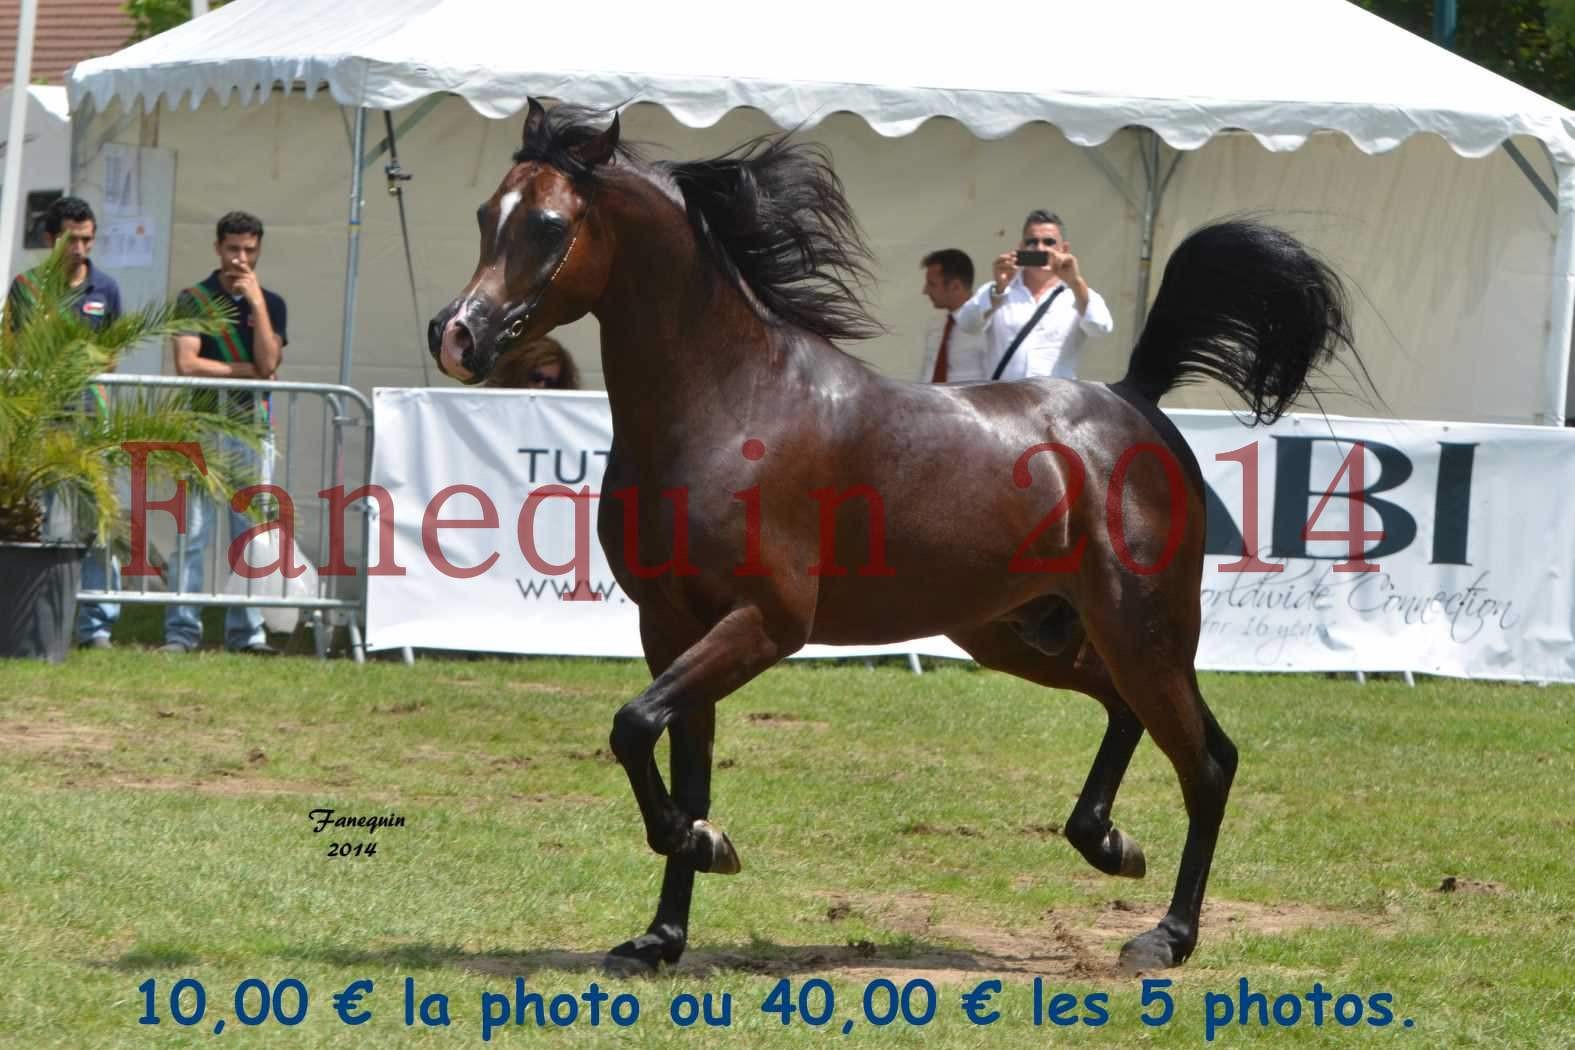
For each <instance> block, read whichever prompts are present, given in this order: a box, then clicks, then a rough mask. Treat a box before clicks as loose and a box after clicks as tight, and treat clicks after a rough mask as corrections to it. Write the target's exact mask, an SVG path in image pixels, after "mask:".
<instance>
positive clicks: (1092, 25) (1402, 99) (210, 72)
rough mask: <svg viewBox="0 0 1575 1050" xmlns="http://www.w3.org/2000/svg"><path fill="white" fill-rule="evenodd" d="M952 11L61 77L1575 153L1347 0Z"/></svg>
mask: <svg viewBox="0 0 1575 1050" xmlns="http://www.w3.org/2000/svg"><path fill="white" fill-rule="evenodd" d="M954 15H955V9H947V10H942V8H941V5H939V4H921V5H919V6H918V7H908V8H904V9H903V11H902V13H901V15H900V16H899V17H893V16H892V13H891V12H890V11H889V10H888V9H886V8H883V7H882V6H881V5H878V4H850V3H847V2H846V0H804V2H800V3H796V4H794V5H792V6H791V7H789V8H782V9H779V10H778V11H776V12H775V13H773V14H772V15H771V16H769V17H745V16H744V15H743V13H742V12H741V11H740V9H739V8H738V6H737V5H736V4H734V3H730V2H726V0H685V2H682V3H666V4H653V3H648V2H645V0H611V2H606V3H602V4H598V5H597V6H596V7H595V9H594V10H592V9H588V8H586V7H585V6H583V5H579V4H522V3H514V2H508V0H288V2H281V0H239V2H237V3H233V4H230V5H228V6H226V7H224V8H222V9H220V10H218V11H216V12H214V13H213V14H211V15H209V16H206V17H204V18H202V19H199V20H197V21H195V22H192V23H188V24H187V25H184V26H182V27H180V28H178V29H176V30H173V31H172V32H169V33H165V34H163V35H162V36H159V37H157V38H155V39H153V40H149V41H146V42H144V43H141V44H138V45H136V46H134V47H131V48H128V49H126V50H124V51H121V52H119V53H117V54H115V55H112V56H109V57H107V58H101V59H95V60H93V61H89V62H85V63H83V64H82V65H80V66H78V67H77V69H76V71H75V73H74V74H73V76H72V80H71V84H72V89H73V91H74V93H75V95H76V97H77V98H84V97H87V96H92V97H94V98H95V99H96V101H97V103H98V105H99V106H100V107H101V108H102V107H103V106H105V105H107V104H108V103H109V101H110V100H111V99H113V98H119V99H120V100H121V101H122V102H126V103H129V102H131V101H132V100H133V99H135V98H138V97H142V98H149V99H153V98H161V97H162V98H164V99H166V100H168V101H170V102H172V103H177V102H179V101H180V100H181V99H182V97H183V96H184V97H189V98H190V100H191V103H192V105H194V106H195V105H196V104H197V103H198V102H199V101H200V100H201V98H202V97H203V95H205V94H206V93H208V92H213V93H214V94H216V95H218V96H219V98H220V99H228V98H229V96H230V95H231V94H232V93H235V92H239V93H240V94H241V95H242V96H243V97H245V98H248V99H254V98H256V97H257V95H258V93H259V91H261V90H264V89H266V88H267V87H269V86H270V85H273V84H283V85H286V86H288V85H291V84H294V83H297V82H299V83H302V84H304V85H305V86H306V89H307V91H308V92H310V91H312V90H314V89H316V87H317V86H318V84H319V83H326V84H327V85H328V89H329V91H330V92H332V94H333V97H334V98H335V99H336V100H337V101H339V102H340V103H341V104H343V105H347V106H366V107H370V108H375V109H391V108H396V107H399V106H403V105H406V104H407V103H410V102H413V101H415V100H417V99H419V98H421V97H423V96H425V95H428V94H432V93H434V92H451V93H454V94H457V95H460V96H462V97H464V98H465V99H466V100H467V101H469V102H470V104H471V105H472V106H474V107H475V108H476V109H477V110H478V111H479V112H481V113H483V114H485V115H486V116H490V117H501V116H507V115H508V114H511V113H514V112H516V111H517V110H519V109H521V108H522V107H523V106H524V105H525V100H526V97H527V96H528V95H532V94H534V95H544V96H548V97H553V98H571V99H573V100H574V101H576V102H580V103H584V104H588V105H596V106H614V105H619V104H622V103H625V102H629V101H654V102H659V103H660V104H661V105H662V106H664V107H665V108H666V109H667V110H668V111H669V112H671V113H672V114H673V115H674V116H675V117H676V118H677V119H678V120H679V121H680V122H682V123H684V124H687V125H688V126H690V127H704V126H709V125H711V124H714V123H715V122H716V121H717V120H719V119H720V118H721V117H722V115H723V114H724V113H726V112H727V111H728V110H730V109H733V108H736V107H739V106H749V107H752V108H755V109H759V110H761V111H762V112H764V113H765V114H766V115H767V116H769V117H770V118H771V119H772V120H774V121H775V122H777V123H778V124H780V125H783V126H791V125H794V124H798V123H800V122H808V123H811V124H812V123H814V122H815V121H817V120H819V119H820V118H822V117H824V116H826V115H827V114H829V113H833V112H837V111H847V112H852V113H856V114H858V115H859V116H861V117H863V118H864V119H865V120H866V121H868V122H869V124H870V125H871V126H872V127H873V128H875V129H876V130H877V131H879V132H880V133H881V134H883V135H903V134H907V133H908V132H911V131H913V130H914V128H916V127H918V126H919V125H920V124H921V123H923V122H924V121H925V120H927V119H929V118H930V117H935V116H949V117H953V118H955V119H956V120H959V121H961V122H962V123H963V124H964V125H965V126H966V127H967V128H968V129H969V130H970V131H972V132H973V133H974V134H975V135H977V136H979V137H980V138H985V139H992V138H997V137H1000V136H1002V135H1005V134H1007V133H1008V132H1011V131H1013V130H1015V129H1016V128H1018V127H1021V126H1022V125H1023V124H1025V123H1028V122H1030V121H1047V122H1049V123H1052V124H1054V125H1055V126H1056V127H1058V128H1060V129H1061V131H1062V132H1063V133H1064V134H1065V135H1066V137H1067V138H1068V139H1070V140H1071V141H1073V142H1075V143H1077V144H1078V145H1083V146H1091V145H1097V144H1099V143H1101V142H1104V141H1105V140H1106V139H1108V138H1110V136H1111V135H1113V134H1114V133H1115V132H1116V131H1118V130H1120V129H1121V128H1123V127H1126V126H1129V125H1141V126H1143V127H1146V128H1150V129H1152V130H1154V131H1156V132H1158V134H1159V135H1160V137H1161V138H1163V139H1164V140H1165V142H1166V143H1168V144H1169V145H1171V146H1173V147H1176V148H1178V149H1195V148H1197V147H1198V146H1201V145H1203V143H1205V142H1207V141H1208V140H1209V138H1210V137H1211V136H1213V135H1214V134H1215V133H1217V132H1219V131H1221V130H1224V129H1226V128H1241V129H1245V130H1247V131H1250V132H1251V133H1253V134H1254V135H1255V136H1257V137H1258V139H1259V141H1260V142H1262V143H1263V145H1265V146H1266V147H1268V148H1270V149H1295V148H1296V147H1298V146H1300V145H1301V144H1302V143H1303V141H1305V139H1306V138H1307V136H1308V135H1309V134H1311V133H1313V132H1315V131H1320V130H1325V129H1328V130H1335V131H1341V132H1344V133H1345V134H1347V135H1349V136H1350V137H1351V139H1352V141H1354V142H1355V143H1356V144H1357V145H1358V146H1359V147H1360V148H1361V149H1362V150H1363V151H1364V152H1367V153H1376V152H1382V151H1384V150H1388V149H1392V148H1394V147H1395V146H1397V145H1399V144H1400V143H1401V142H1402V141H1404V140H1405V139H1406V138H1408V137H1410V136H1411V135H1415V134H1417V133H1419V132H1433V133H1435V134H1438V135H1441V136H1443V138H1444V139H1445V140H1446V141H1448V143H1449V144H1450V146H1452V147H1453V148H1454V149H1455V150H1456V151H1457V152H1459V153H1460V154H1462V155H1464V156H1470V157H1476V156H1481V155H1483V154H1485V153H1489V152H1491V151H1492V150H1494V149H1496V148H1497V147H1498V146H1499V144H1500V143H1501V142H1503V141H1504V140H1505V139H1507V138H1509V137H1511V136H1513V135H1530V136H1532V137H1534V138H1537V139H1540V140H1541V141H1542V142H1544V143H1545V144H1546V145H1547V146H1548V148H1549V150H1550V151H1552V153H1553V155H1554V156H1555V157H1556V158H1557V159H1558V160H1560V161H1561V162H1575V127H1572V125H1571V122H1570V113H1569V112H1568V111H1567V110H1565V109H1564V108H1563V107H1561V106H1558V105H1556V104H1554V103H1552V102H1549V101H1548V100H1546V99H1543V98H1541V97H1539V96H1537V95H1535V94H1533V93H1532V92H1530V91H1527V90H1526V89H1524V88H1522V87H1519V86H1517V85H1515V84H1513V83H1511V82H1510V81H1507V80H1505V79H1503V78H1501V77H1498V76H1496V75H1494V74H1492V73H1489V72H1488V71H1486V70H1484V69H1482V68H1480V67H1479V66H1475V65H1473V64H1471V63H1469V62H1466V61H1464V60H1462V59H1459V58H1457V57H1455V56H1453V55H1451V54H1449V53H1448V52H1446V51H1443V50H1441V49H1439V48H1436V47H1434V46H1432V45H1431V44H1429V43H1427V42H1426V41H1424V40H1421V39H1419V38H1418V37H1416V36H1414V35H1413V34H1411V33H1408V32H1406V31H1405V30H1403V29H1400V28H1398V27H1396V26H1393V25H1391V24H1389V23H1388V22H1385V21H1383V20H1382V19H1380V18H1378V17H1376V16H1374V15H1371V14H1368V13H1367V12H1365V11H1363V10H1362V9H1360V8H1358V7H1356V6H1354V5H1352V4H1349V3H1346V2H1345V0H1298V2H1295V3H1285V2H1277V3H1265V2H1263V0H1191V2H1188V3H1184V4H1178V3H1169V2H1164V0H1104V2H1101V3H1098V4H1079V5H1077V7H1076V9H1075V10H1068V11H1066V12H1065V13H1064V14H1059V15H1058V14H1055V13H1053V6H1052V8H1051V9H1047V10H1046V11H1045V17H1043V18H1036V19H1034V20H1032V21H1031V22H1029V21H1027V20H1025V19H1022V18H1020V17H1019V16H1018V15H1017V14H1015V13H1012V14H1005V15H1004V17H1003V18H1002V19H1001V21H1000V24H999V25H998V26H992V25H991V24H990V20H989V16H987V15H985V14H984V13H982V12H981V13H978V14H976V15H974V16H973V17H972V18H970V19H969V24H970V26H971V27H973V28H977V29H979V30H980V31H981V37H980V39H978V40H977V41H975V42H974V46H967V47H959V46H957V37H956V34H955V33H954V32H949V31H947V29H946V28H945V26H946V25H947V24H948V23H949V22H951V21H952V20H953V16H954Z"/></svg>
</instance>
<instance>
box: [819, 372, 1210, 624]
mask: <svg viewBox="0 0 1575 1050" xmlns="http://www.w3.org/2000/svg"><path fill="white" fill-rule="evenodd" d="M872 393H875V394H876V395H877V396H878V405H877V406H876V408H875V410H874V411H869V412H868V413H867V414H865V415H863V416H861V417H860V418H859V419H858V420H857V421H856V422H855V423H854V424H853V425H852V427H851V428H850V431H851V432H848V433H844V434H842V435H840V436H841V437H842V441H841V444H842V445H843V447H844V448H845V449H848V450H856V454H854V455H853V456H852V458H854V459H856V460H857V462H858V464H859V468H858V469H857V470H849V469H847V468H846V467H844V469H843V470H842V471H841V472H840V473H841V478H842V480H841V481H840V483H833V482H828V483H829V484H839V487H842V488H846V486H848V485H849V484H857V483H859V482H860V481H861V479H863V478H867V479H868V480H867V482H866V483H867V484H868V485H869V487H870V488H871V489H873V490H874V491H876V492H878V493H879V495H880V511H881V514H882V517H881V518H880V519H875V518H873V517H872V516H870V515H866V514H862V513H849V512H848V511H849V510H852V509H854V505H855V504H856V503H861V502H862V501H861V500H857V499H849V500H848V501H847V502H846V503H845V504H843V508H844V509H842V510H840V511H839V517H838V521H837V528H836V540H837V550H838V555H839V557H838V561H839V562H840V564H841V565H842V566H844V567H846V568H847V569H848V572H847V574H846V575H839V576H825V577H822V578H821V580H820V591H819V601H818V603H817V607H816V615H815V623H814V631H813V635H812V640H813V641H817V642H832V643H851V642H878V641H896V640H901V639H905V638H911V637H920V636H925V635H930V634H943V633H949V632H952V631H955V630H958V629H960V628H966V627H972V626H975V625H977V624H980V623H984V622H988V621H990V620H994V619H998V618H1000V617H1002V616H1003V615H1004V614H1006V613H1008V612H1010V611H1011V610H1013V609H1016V608H1018V607H1020V606H1021V605H1023V604H1024V603H1025V602H1028V601H1030V600H1032V599H1034V598H1036V597H1038V596H1040V595H1045V594H1056V595H1061V596H1063V597H1066V598H1069V599H1072V600H1073V602H1074V604H1076V603H1077V601H1078V598H1079V596H1080V593H1081V589H1082V588H1084V587H1085V586H1089V585H1090V583H1089V580H1090V579H1095V580H1096V581H1097V576H1096V577H1089V576H1085V574H1084V573H1083V572H1082V571H1081V570H1082V569H1084V567H1085V566H1097V565H1108V564H1109V563H1110V562H1111V561H1112V557H1111V556H1112V549H1111V544H1110V539H1109V535H1110V531H1109V521H1108V517H1109V515H1108V514H1107V498H1106V497H1107V491H1108V483H1109V479H1110V477H1111V475H1112V472H1113V471H1114V469H1115V468H1116V465H1117V463H1118V462H1119V461H1120V459H1121V457H1122V455H1123V453H1125V452H1126V450H1127V449H1130V448H1133V447H1136V446H1138V445H1143V444H1158V445H1161V446H1163V445H1164V444H1165V443H1164V439H1163V438H1162V437H1161V436H1160V435H1159V434H1158V433H1157V432H1156V431H1155V429H1154V428H1153V426H1152V425H1151V424H1150V423H1149V422H1148V421H1147V420H1145V419H1144V418H1143V417H1142V416H1141V415H1140V414H1139V413H1138V412H1137V411H1136V410H1134V409H1133V408H1132V407H1131V406H1129V405H1128V404H1126V403H1125V402H1123V401H1122V400H1121V399H1120V398H1119V397H1117V396H1115V395H1113V394H1112V393H1111V392H1110V390H1109V389H1108V388H1106V387H1104V386H1102V385H1097V384H1091V383H1077V382H1067V381H1058V380H1041V381H1032V382H1021V383H991V384H977V385H973V386H966V387H964V386H957V387H933V386H923V385H910V384H900V383H892V382H890V381H884V382H882V383H880V384H879V386H878V388H877V389H876V390H875V391H872ZM1126 473H1127V475H1128V477H1127V480H1126V482H1125V484H1124V493H1123V495H1124V498H1123V500H1122V501H1121V505H1122V506H1123V508H1129V509H1130V513H1129V514H1127V515H1126V520H1124V521H1123V530H1122V531H1123V532H1124V533H1127V534H1128V535H1126V536H1124V537H1123V542H1124V544H1125V550H1126V553H1127V555H1128V557H1129V558H1130V559H1131V560H1133V561H1134V562H1137V563H1139V564H1149V563H1151V562H1154V561H1157V560H1158V559H1159V558H1160V557H1162V556H1163V547H1164V542H1165V537H1166V535H1167V533H1168V528H1169V522H1168V520H1161V519H1168V512H1169V511H1170V509H1171V504H1170V502H1169V495H1168V492H1167V491H1166V490H1165V485H1166V484H1167V482H1166V478H1165V473H1164V470H1163V467H1162V464H1161V463H1159V462H1158V461H1157V460H1156V459H1155V458H1154V457H1147V456H1137V457H1134V458H1132V459H1131V461H1130V462H1129V464H1128V466H1127V469H1126ZM1187 488H1188V490H1189V491H1188V494H1187V498H1186V500H1185V501H1184V503H1185V506H1186V507H1187V508H1188V511H1187V513H1188V515H1189V517H1191V518H1192V519H1194V520H1193V521H1192V525H1191V527H1188V526H1187V523H1186V522H1183V529H1182V531H1183V533H1184V536H1183V539H1182V548H1183V549H1195V550H1196V551H1201V548H1202V516H1201V507H1202V503H1201V500H1200V499H1198V498H1196V494H1195V493H1192V492H1190V488H1191V487H1190V486H1187ZM1069 495H1070V496H1071V497H1072V498H1071V500H1070V502H1069V503H1068V502H1067V498H1068V496H1069ZM1194 506H1195V508H1196V511H1195V512H1194V511H1193V508H1194ZM1156 507H1160V508H1163V511H1162V512H1161V513H1159V514H1155V513H1154V512H1153V509H1154V508H1156ZM875 520H882V521H883V523H884V534H883V537H882V536H880V534H879V532H878V530H875V529H873V528H872V525H873V522H874V521H875ZM877 538H883V539H884V551H883V552H882V551H880V550H878V549H875V548H876V544H875V542H874V540H875V539H877ZM844 552H846V553H844ZM881 553H883V554H884V558H882V559H877V558H876V557H875V556H876V555H878V554H881ZM1092 585H1093V586H1103V585H1104V584H1103V583H1101V582H1094V583H1093V584H1092Z"/></svg>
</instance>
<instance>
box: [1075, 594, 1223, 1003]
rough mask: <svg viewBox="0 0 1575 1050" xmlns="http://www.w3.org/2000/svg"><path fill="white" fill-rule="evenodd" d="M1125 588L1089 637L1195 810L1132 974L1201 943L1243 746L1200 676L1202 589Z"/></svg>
mask: <svg viewBox="0 0 1575 1050" xmlns="http://www.w3.org/2000/svg"><path fill="white" fill-rule="evenodd" d="M1118 586H1121V587H1123V588H1125V590H1126V593H1125V594H1124V595H1123V597H1122V599H1121V600H1119V601H1115V602H1110V603H1106V604H1103V605H1102V606H1101V610H1100V612H1099V613H1097V614H1095V615H1093V616H1090V617H1088V618H1087V627H1088V631H1089V637H1090V639H1091V641H1092V642H1093V644H1094V645H1095V647H1097V648H1098V649H1099V651H1100V653H1101V654H1102V655H1103V656H1104V657H1105V663H1106V666H1108V667H1109V668H1110V669H1111V673H1112V675H1113V677H1114V678H1115V681H1116V687H1117V688H1118V689H1119V690H1120V691H1121V696H1122V698H1123V699H1125V700H1126V701H1127V706H1128V707H1129V708H1130V709H1131V710H1132V713H1133V714H1134V715H1136V716H1137V718H1138V719H1139V720H1140V721H1141V722H1142V724H1143V727H1144V728H1145V729H1146V730H1148V733H1149V735H1150V736H1152V737H1153V738H1154V743H1155V744H1156V745H1157V746H1158V747H1159V749H1160V750H1161V751H1163V752H1164V753H1165V756H1166V757H1167V758H1169V759H1170V762H1171V765H1172V766H1174V767H1175V770H1176V776H1177V779H1178V780H1179V781H1180V783H1181V795H1182V799H1183V800H1184V801H1185V803H1186V807H1187V842H1186V845H1185V846H1184V847H1183V849H1182V853H1181V868H1180V871H1179V872H1178V873H1177V876H1176V888H1175V892H1174V894H1173V895H1172V897H1171V901H1170V910H1169V911H1168V912H1166V914H1165V917H1164V918H1163V919H1161V920H1160V923H1159V925H1158V926H1156V927H1155V928H1154V929H1152V930H1149V931H1148V932H1147V933H1144V934H1142V935H1140V936H1138V937H1136V938H1134V939H1133V940H1131V941H1128V942H1127V943H1126V944H1125V945H1124V946H1123V947H1122V949H1121V965H1122V968H1123V969H1124V970H1126V971H1127V972H1128V973H1133V972H1137V971H1140V970H1145V971H1146V970H1157V969H1163V968H1164V967H1167V966H1175V965H1177V964H1178V963H1181V962H1183V961H1184V960H1185V959H1186V958H1187V957H1188V956H1189V955H1191V954H1192V950H1193V949H1194V948H1195V947H1196V946H1197V943H1198V917H1199V915H1200V913H1201V912H1202V910H1203V892H1204V889H1205V887H1206V885H1207V883H1208V878H1209V867H1210V865H1211V864H1212V863H1213V860H1214V846H1215V843H1216V841H1217V840H1218V837H1219V829H1220V822H1221V821H1222V819H1223V818H1224V815H1225V801H1226V799H1227V797H1228V796H1229V795H1230V786H1231V781H1232V780H1233V779H1234V778H1235V775H1236V747H1235V745H1234V744H1232V743H1231V742H1230V739H1229V738H1228V737H1227V736H1226V735H1225V732H1224V730H1222V729H1221V728H1220V727H1219V723H1218V722H1216V721H1215V720H1214V716H1213V714H1212V713H1210V711H1209V709H1208V707H1207V706H1206V705H1205V704H1204V702H1203V696H1202V694H1201V693H1200V692H1199V691H1198V683H1197V677H1196V675H1195V674H1194V672H1193V667H1192V659H1193V656H1194V654H1195V653H1196V650H1197V634H1198V622H1197V621H1198V618H1199V614H1198V611H1197V598H1196V588H1195V587H1194V588H1193V590H1192V592H1191V594H1190V595H1188V594H1186V593H1184V589H1182V588H1174V589H1175V590H1176V593H1175V594H1171V595H1167V594H1165V593H1163V592H1160V591H1157V590H1156V591H1147V592H1145V589H1144V588H1143V586H1142V585H1141V584H1139V583H1137V582H1136V581H1134V580H1133V579H1132V578H1131V577H1127V578H1125V579H1124V580H1122V581H1121V583H1120V584H1119V585H1118ZM1189 599H1190V600H1189ZM1135 608H1141V610H1142V613H1141V617H1142V619H1143V620H1144V621H1145V622H1144V623H1142V624H1141V625H1140V626H1135V625H1134V623H1132V622H1128V621H1130V620H1131V615H1130V614H1131V611H1132V610H1133V609H1135ZM1118 610H1123V611H1124V612H1123V613H1118Z"/></svg>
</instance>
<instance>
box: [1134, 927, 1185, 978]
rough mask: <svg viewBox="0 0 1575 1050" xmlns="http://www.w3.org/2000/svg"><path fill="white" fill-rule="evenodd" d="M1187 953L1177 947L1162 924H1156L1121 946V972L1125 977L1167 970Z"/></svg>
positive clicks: (1177, 963)
mask: <svg viewBox="0 0 1575 1050" xmlns="http://www.w3.org/2000/svg"><path fill="white" fill-rule="evenodd" d="M1188 954H1190V953H1189V952H1186V951H1181V950H1180V949H1179V948H1178V946H1177V945H1176V943H1175V941H1174V940H1173V938H1172V935H1171V934H1170V932H1169V931H1167V930H1166V929H1165V927H1164V926H1156V927H1154V929H1152V930H1149V931H1148V932H1147V933H1143V934H1139V935H1138V936H1136V937H1134V938H1132V939H1131V940H1130V941H1128V942H1127V943H1126V944H1123V945H1122V946H1121V961H1120V966H1121V972H1122V974H1123V975H1125V976H1127V977H1134V976H1136V975H1138V974H1140V973H1154V972H1155V971H1157V970H1168V969H1170V968H1171V967H1172V966H1180V965H1181V964H1182V963H1183V962H1185V961H1186V958H1187V955H1188Z"/></svg>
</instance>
